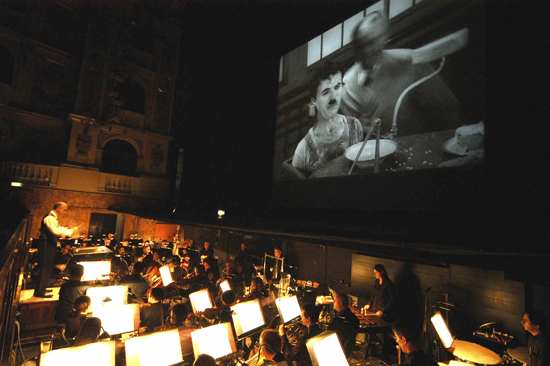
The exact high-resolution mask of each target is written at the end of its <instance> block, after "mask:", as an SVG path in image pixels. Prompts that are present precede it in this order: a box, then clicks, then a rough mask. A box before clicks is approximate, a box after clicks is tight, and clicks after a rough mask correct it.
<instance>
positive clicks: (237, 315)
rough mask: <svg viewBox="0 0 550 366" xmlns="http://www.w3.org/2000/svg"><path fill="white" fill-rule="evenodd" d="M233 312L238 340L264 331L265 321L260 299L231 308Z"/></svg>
mask: <svg viewBox="0 0 550 366" xmlns="http://www.w3.org/2000/svg"><path fill="white" fill-rule="evenodd" d="M231 310H232V314H231V316H232V317H233V325H234V326H235V333H236V335H237V340H241V339H243V338H245V337H248V336H249V335H252V334H254V333H256V332H258V331H260V330H262V329H263V327H264V325H265V320H264V314H263V312H262V307H261V306H260V300H259V299H255V300H250V301H246V302H241V303H238V304H235V305H233V306H231Z"/></svg>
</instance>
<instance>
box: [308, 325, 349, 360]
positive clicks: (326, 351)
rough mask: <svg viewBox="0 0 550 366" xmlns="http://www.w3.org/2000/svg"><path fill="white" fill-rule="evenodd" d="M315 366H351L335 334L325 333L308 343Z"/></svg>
mask: <svg viewBox="0 0 550 366" xmlns="http://www.w3.org/2000/svg"><path fill="white" fill-rule="evenodd" d="M306 347H307V351H308V352H309V356H310V358H311V362H312V364H313V366H349V363H348V360H347V359H346V355H345V354H344V350H343V349H342V345H341V344H340V341H339V340H338V336H337V335H336V333H334V332H323V333H321V334H319V335H318V336H315V337H313V338H310V339H309V340H308V341H307V342H306Z"/></svg>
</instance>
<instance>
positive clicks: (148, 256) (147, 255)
mask: <svg viewBox="0 0 550 366" xmlns="http://www.w3.org/2000/svg"><path fill="white" fill-rule="evenodd" d="M142 251H143V253H142V255H141V256H140V257H138V258H137V259H136V262H143V263H145V267H147V266H149V263H151V262H152V261H153V253H152V252H151V247H150V246H149V245H147V244H144V245H143V248H142Z"/></svg>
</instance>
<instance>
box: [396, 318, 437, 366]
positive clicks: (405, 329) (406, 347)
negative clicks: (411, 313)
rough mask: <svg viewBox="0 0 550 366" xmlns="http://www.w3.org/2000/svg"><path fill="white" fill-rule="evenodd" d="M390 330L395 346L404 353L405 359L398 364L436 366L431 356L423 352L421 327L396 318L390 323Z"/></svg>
mask: <svg viewBox="0 0 550 366" xmlns="http://www.w3.org/2000/svg"><path fill="white" fill-rule="evenodd" d="M392 331H393V334H394V336H395V340H396V342H397V345H398V346H397V347H398V348H399V349H400V350H401V351H403V352H404V353H406V357H405V360H402V361H401V363H400V365H411V366H437V362H435V361H434V360H433V359H432V358H430V357H429V356H427V355H426V353H424V350H423V349H422V347H421V346H420V344H421V338H420V337H421V336H420V335H421V333H422V331H421V329H420V328H419V327H417V326H414V325H413V324H412V323H411V322H408V321H406V320H397V321H396V322H395V323H394V324H393V325H392Z"/></svg>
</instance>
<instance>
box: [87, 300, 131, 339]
mask: <svg viewBox="0 0 550 366" xmlns="http://www.w3.org/2000/svg"><path fill="white" fill-rule="evenodd" d="M92 315H93V316H95V317H97V318H99V319H101V326H102V327H103V329H104V330H105V332H107V333H108V334H109V335H110V336H111V337H113V336H114V335H119V334H123V333H129V332H133V331H136V330H138V329H139V322H140V316H139V304H128V305H118V306H114V307H99V308H94V311H93V312H92Z"/></svg>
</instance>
